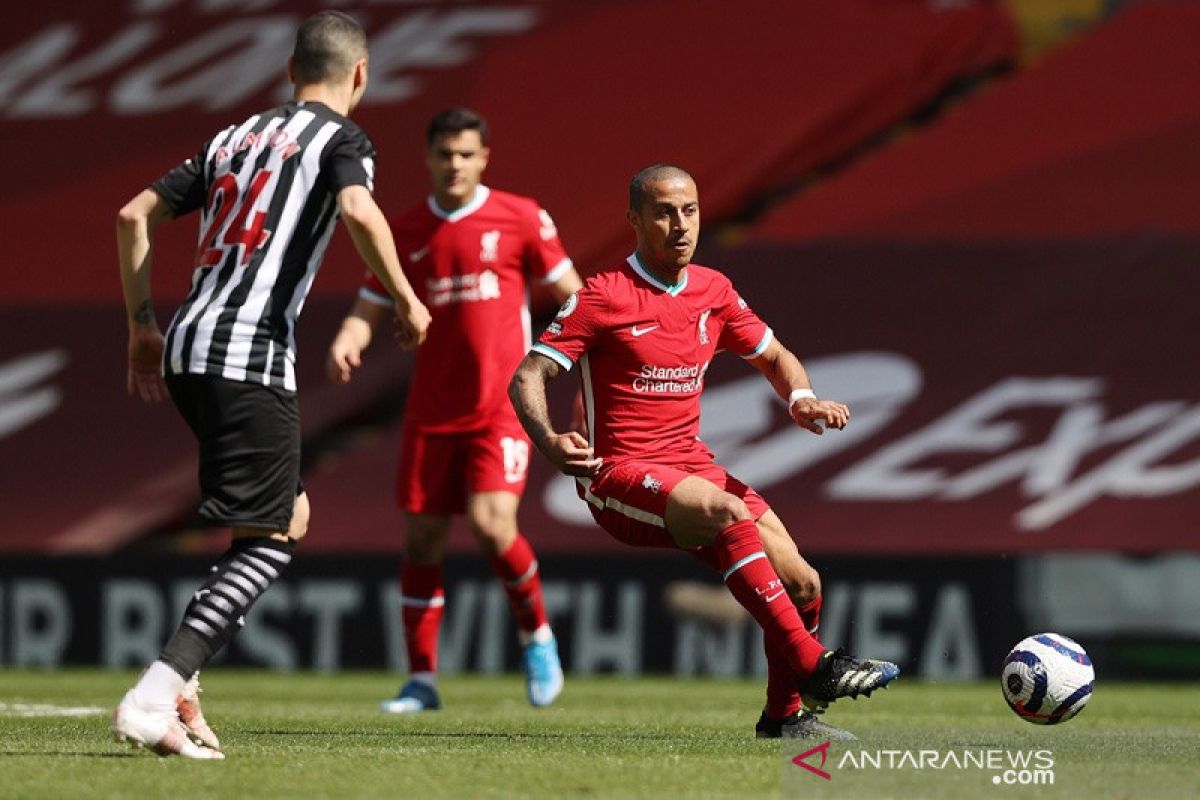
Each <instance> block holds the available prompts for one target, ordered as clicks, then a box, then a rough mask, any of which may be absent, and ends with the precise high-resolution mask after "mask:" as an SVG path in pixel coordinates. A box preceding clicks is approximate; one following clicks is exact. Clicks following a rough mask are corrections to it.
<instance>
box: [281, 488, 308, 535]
mask: <svg viewBox="0 0 1200 800" xmlns="http://www.w3.org/2000/svg"><path fill="white" fill-rule="evenodd" d="M311 514H312V508H311V506H309V504H308V495H306V494H301V495H297V496H296V505H295V506H294V507H293V508H292V521H291V522H290V523H288V531H287V535H288V538H289V539H291V540H292V541H296V542H298V541H300V540H301V539H303V538H304V536H305V534H307V533H308V521H309V518H310V516H311Z"/></svg>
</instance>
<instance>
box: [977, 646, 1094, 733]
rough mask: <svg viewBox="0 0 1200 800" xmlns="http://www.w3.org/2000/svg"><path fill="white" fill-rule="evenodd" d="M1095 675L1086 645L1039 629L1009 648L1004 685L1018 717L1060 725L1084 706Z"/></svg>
mask: <svg viewBox="0 0 1200 800" xmlns="http://www.w3.org/2000/svg"><path fill="white" fill-rule="evenodd" d="M1095 679H1096V672H1095V670H1093V669H1092V660H1091V659H1090V658H1088V654H1087V653H1086V652H1084V649H1083V648H1082V647H1080V646H1079V645H1078V644H1077V643H1075V642H1074V641H1072V640H1070V639H1068V638H1067V637H1066V636H1060V635H1059V634H1057V633H1039V634H1037V635H1036V636H1030V637H1028V638H1026V639H1022V640H1021V641H1020V642H1018V643H1017V646H1016V647H1014V648H1013V649H1012V650H1011V651H1009V653H1008V657H1007V658H1005V659H1004V672H1003V673H1002V674H1001V676H1000V686H1001V688H1002V689H1003V691H1004V699H1005V700H1006V701H1008V706H1009V708H1011V709H1012V710H1013V711H1015V712H1016V713H1017V716H1018V717H1020V718H1021V719H1023V720H1025V721H1026V722H1032V723H1033V724H1034V725H1057V724H1058V723H1060V722H1066V721H1067V720H1069V719H1071V717H1073V716H1075V715H1076V714H1078V713H1079V712H1080V711H1082V710H1083V707H1084V706H1086V705H1087V702H1088V700H1089V699H1090V698H1091V696H1092V684H1093V683H1094V682H1095Z"/></svg>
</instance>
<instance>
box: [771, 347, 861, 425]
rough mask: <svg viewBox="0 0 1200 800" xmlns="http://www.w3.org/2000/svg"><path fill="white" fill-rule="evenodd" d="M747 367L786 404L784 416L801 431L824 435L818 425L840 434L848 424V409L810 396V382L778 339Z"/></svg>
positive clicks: (830, 401)
mask: <svg viewBox="0 0 1200 800" xmlns="http://www.w3.org/2000/svg"><path fill="white" fill-rule="evenodd" d="M750 363H751V364H753V365H754V366H755V368H757V369H758V371H759V372H761V373H762V374H763V375H764V376H766V378H767V380H768V381H769V382H770V384H771V386H773V387H774V388H775V392H776V393H777V394H778V395H779V396H780V397H782V398H783V399H784V400H786V401H788V413H789V414H791V416H792V419H793V420H794V421H795V422H796V424H797V425H799V426H800V427H801V428H804V429H805V430H808V431H812V432H813V433H815V434H817V435H818V436H819V435H821V434H822V433H824V432H825V429H824V428H823V427H822V426H821V423H822V422H823V423H825V425H827V426H828V427H831V428H837V429H838V430H841V429H842V428H845V427H846V424H847V423H848V422H850V408H849V407H848V406H847V405H846V404H845V403H839V402H837V401H835V400H821V399H819V398H817V397H816V395H815V394H813V391H812V381H810V380H809V378H808V372H807V371H806V370H805V369H804V365H803V364H801V363H800V359H798V358H796V356H795V354H793V353H792V351H790V350H788V349H787V348H786V347H784V346H783V345H782V344H780V343H779V340H778V339H772V340H771V343H770V344H768V345H767V349H766V350H764V351H763V352H762V354H761V355H759V356H758V357H757V358H753V359H750Z"/></svg>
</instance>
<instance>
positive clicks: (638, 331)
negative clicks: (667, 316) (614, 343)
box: [629, 325, 658, 336]
mask: <svg viewBox="0 0 1200 800" xmlns="http://www.w3.org/2000/svg"><path fill="white" fill-rule="evenodd" d="M657 327H658V326H657V325H651V326H650V327H648V328H638V326H637V325H634V326H633V327H632V328H630V329H629V332H630V333H632V334H633V335H634V336H645V335H646V334H647V333H649V332H650V331H652V330H654V329H655V328H657Z"/></svg>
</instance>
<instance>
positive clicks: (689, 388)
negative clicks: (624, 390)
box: [631, 361, 709, 394]
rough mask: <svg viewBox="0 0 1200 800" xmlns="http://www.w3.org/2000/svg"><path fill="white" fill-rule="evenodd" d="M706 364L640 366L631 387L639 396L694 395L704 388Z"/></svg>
mask: <svg viewBox="0 0 1200 800" xmlns="http://www.w3.org/2000/svg"><path fill="white" fill-rule="evenodd" d="M708 364H709V362H707V361H705V362H704V363H703V364H692V365H690V366H689V365H681V366H676V367H660V366H657V365H655V364H642V368H641V369H640V370H639V371H638V374H637V377H635V378H634V379H633V383H632V384H631V386H632V387H633V390H634V391H635V392H639V393H641V394H695V393H697V392H699V391H700V390H701V389H702V388H704V373H705V372H707V371H708Z"/></svg>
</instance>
